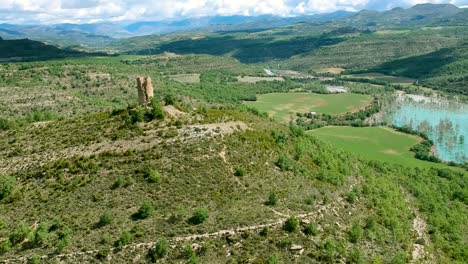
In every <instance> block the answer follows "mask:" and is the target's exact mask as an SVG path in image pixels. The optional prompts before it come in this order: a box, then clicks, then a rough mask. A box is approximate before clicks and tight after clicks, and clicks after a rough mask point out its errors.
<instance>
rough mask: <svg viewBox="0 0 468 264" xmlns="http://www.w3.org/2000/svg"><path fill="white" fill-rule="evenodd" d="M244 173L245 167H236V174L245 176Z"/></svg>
mask: <svg viewBox="0 0 468 264" xmlns="http://www.w3.org/2000/svg"><path fill="white" fill-rule="evenodd" d="M244 175H245V171H244V169H243V168H241V167H237V168H235V170H234V176H237V177H242V176H244Z"/></svg>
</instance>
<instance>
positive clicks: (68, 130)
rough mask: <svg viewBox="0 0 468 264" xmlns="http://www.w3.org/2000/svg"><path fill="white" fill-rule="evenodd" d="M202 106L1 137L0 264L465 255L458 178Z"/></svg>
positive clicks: (85, 120)
mask: <svg viewBox="0 0 468 264" xmlns="http://www.w3.org/2000/svg"><path fill="white" fill-rule="evenodd" d="M205 110H206V111H203V110H201V111H197V112H191V113H189V112H185V113H184V112H182V113H181V114H178V116H177V117H174V116H173V117H168V118H167V119H165V120H159V121H152V122H149V123H147V122H141V123H139V124H138V125H133V124H132V121H131V116H132V115H133V114H132V113H134V110H132V109H128V110H121V111H114V112H113V113H112V114H111V113H98V114H92V115H87V116H81V117H76V118H72V119H64V120H60V121H55V122H49V123H44V124H36V125H34V124H33V125H31V126H26V127H23V128H20V129H18V130H15V131H14V132H9V131H4V132H0V135H2V137H1V138H2V139H1V140H0V153H1V154H2V157H6V158H5V159H2V160H1V164H2V165H1V173H2V175H1V176H0V180H1V181H2V186H7V188H4V187H2V189H1V191H2V192H1V196H0V199H1V201H0V209H1V211H2V212H4V213H2V215H1V216H0V220H1V223H2V225H1V228H0V254H1V255H0V263H3V261H5V263H16V262H20V261H23V262H24V259H21V258H20V257H21V256H25V257H26V258H27V259H34V258H38V257H37V256H41V258H43V260H44V261H46V262H53V261H55V260H57V259H60V261H62V262H65V263H76V262H94V261H98V260H99V259H101V260H103V259H106V258H108V257H109V258H112V262H116V263H128V262H129V261H132V260H133V261H134V260H135V258H137V259H141V260H142V261H143V260H144V261H156V260H157V259H159V258H162V259H163V261H164V262H166V263H178V262H181V261H184V260H185V261H192V262H193V261H196V260H199V261H201V262H203V263H218V262H223V263H224V262H229V261H237V262H239V261H242V260H245V259H246V258H247V259H256V260H258V261H267V260H268V259H270V258H279V259H282V260H284V261H286V262H289V261H291V262H292V261H294V260H296V261H297V260H298V259H299V260H300V261H301V262H304V263H307V262H323V261H327V262H342V261H350V262H352V261H353V260H355V259H356V258H358V259H361V260H362V261H364V262H370V261H372V260H374V259H380V260H384V261H389V262H390V261H393V262H396V261H403V262H406V261H408V260H409V259H410V258H411V257H410V254H411V252H412V251H413V246H414V245H416V243H423V242H421V241H422V240H424V245H427V248H426V249H424V252H423V253H420V254H422V256H423V257H424V256H425V255H426V254H427V256H428V257H429V258H431V257H430V256H431V255H432V252H431V246H432V245H434V246H435V247H436V250H437V255H432V256H433V258H436V261H441V262H444V261H446V260H448V259H450V260H451V261H452V262H453V261H459V262H460V263H461V261H462V260H463V257H462V256H463V250H464V249H463V240H460V238H459V237H457V236H454V235H455V234H460V233H462V232H463V229H464V228H465V226H464V223H465V222H464V221H463V216H464V215H465V216H466V214H465V213H466V206H464V205H463V204H461V203H460V201H459V199H460V198H456V197H460V196H452V194H453V193H457V192H460V191H461V190H462V186H463V183H464V180H463V175H461V174H460V173H457V172H454V171H451V170H449V169H447V170H441V169H411V168H401V167H393V166H390V165H385V164H380V163H376V162H366V161H361V160H358V159H357V158H355V157H353V156H352V155H350V154H349V153H346V152H343V151H339V150H336V149H333V148H331V147H330V146H329V145H327V144H325V143H323V142H321V141H319V140H317V139H316V138H314V137H310V136H307V135H303V134H301V133H300V131H297V130H295V129H293V128H291V129H288V128H287V127H285V126H283V125H280V124H277V123H272V122H271V121H268V119H265V118H261V117H258V116H254V115H252V114H250V113H248V112H242V111H238V110H220V109H205ZM186 111H187V110H186ZM189 111H190V110H189ZM176 120H179V123H177V124H178V125H177V126H173V125H172V124H174V122H175V121H176ZM180 123H181V124H180ZM13 138H14V139H15V140H13ZM26 146H27V147H26ZM442 176H443V178H442ZM428 190H430V192H428ZM410 194H412V195H414V197H412V198H411V199H415V201H412V200H410V198H408V197H411V195H410ZM428 194H431V195H433V196H428ZM453 197H455V198H453ZM410 201H412V202H410ZM412 207H419V208H421V210H422V213H424V218H423V219H425V218H427V219H428V223H429V225H430V228H431V230H434V232H435V233H436V234H437V235H434V236H431V238H429V237H428V238H421V239H422V240H421V241H419V242H418V241H416V239H417V238H418V236H416V235H415V236H413V234H416V233H417V232H419V231H420V232H423V235H424V236H428V234H427V231H424V230H422V231H421V230H419V231H417V230H415V229H413V224H412V223H413V221H415V220H414V219H416V218H415V215H419V214H420V213H419V212H418V211H416V210H415V209H412ZM142 208H143V209H142ZM197 212H198V213H197ZM440 215H444V218H439V216H440ZM290 216H292V217H290ZM15 219H21V221H20V222H18V221H15ZM196 219H198V220H196ZM287 219H289V220H287ZM297 219H299V220H301V222H299V220H297ZM418 221H423V220H418ZM448 223H450V224H448ZM240 227H241V228H240ZM223 230H224V231H223ZM307 230H308V231H307ZM303 233H305V234H306V235H303ZM194 239H197V240H196V241H194ZM158 241H159V242H158ZM158 243H165V244H167V245H166V246H165V247H164V253H158V252H156V253H154V250H156V249H155V248H157V247H162V246H161V245H160V246H157V244H158ZM447 243H448V244H449V245H450V246H447ZM195 244H196V245H195ZM294 245H298V246H294ZM369 245H372V246H369ZM188 248H191V249H188ZM294 248H298V249H294ZM301 249H304V251H302V253H299V252H297V251H299V250H301ZM35 256H36V257H35ZM190 259H192V260H190Z"/></svg>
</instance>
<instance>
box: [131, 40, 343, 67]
mask: <svg viewBox="0 0 468 264" xmlns="http://www.w3.org/2000/svg"><path fill="white" fill-rule="evenodd" d="M343 40H344V39H343V38H336V37H329V36H311V37H296V38H292V39H287V40H277V39H275V38H273V37H258V38H248V39H247V38H245V39H241V38H234V37H233V36H222V37H209V38H203V39H185V40H179V41H174V42H171V43H167V44H163V45H162V46H160V47H158V48H156V49H152V50H144V51H138V52H137V54H140V55H145V54H159V53H163V52H174V53H177V54H209V55H217V56H221V55H231V56H232V57H234V58H236V59H238V60H239V61H241V62H243V63H257V62H265V61H271V60H276V59H288V58H290V57H292V56H294V55H298V54H302V53H306V52H310V51H312V50H314V49H317V48H319V47H321V46H327V45H334V44H337V43H339V42H341V41H343Z"/></svg>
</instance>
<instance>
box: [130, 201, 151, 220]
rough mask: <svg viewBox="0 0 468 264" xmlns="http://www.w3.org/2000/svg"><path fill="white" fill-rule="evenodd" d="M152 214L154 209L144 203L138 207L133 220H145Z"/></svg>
mask: <svg viewBox="0 0 468 264" xmlns="http://www.w3.org/2000/svg"><path fill="white" fill-rule="evenodd" d="M153 212H154V207H153V205H152V203H151V202H149V201H145V202H143V204H142V205H141V206H140V208H139V209H138V211H137V212H136V213H134V214H133V218H135V219H140V220H141V219H146V218H148V217H150V216H151V215H152V214H153Z"/></svg>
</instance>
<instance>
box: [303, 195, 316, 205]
mask: <svg viewBox="0 0 468 264" xmlns="http://www.w3.org/2000/svg"><path fill="white" fill-rule="evenodd" d="M315 200H317V197H316V196H315V195H311V196H309V197H307V198H306V199H305V203H306V204H307V205H313V204H314V203H315Z"/></svg>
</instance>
